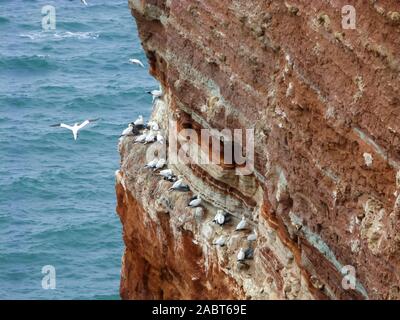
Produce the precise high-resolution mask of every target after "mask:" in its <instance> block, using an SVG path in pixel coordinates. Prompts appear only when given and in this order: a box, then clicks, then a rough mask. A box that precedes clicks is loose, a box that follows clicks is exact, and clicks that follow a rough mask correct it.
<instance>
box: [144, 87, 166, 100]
mask: <svg viewBox="0 0 400 320" xmlns="http://www.w3.org/2000/svg"><path fill="white" fill-rule="evenodd" d="M147 93H148V94H151V95H152V96H153V102H154V100H156V99H158V98H161V97H162V96H163V92H162V89H161V85H160V89H159V90H152V91H147Z"/></svg>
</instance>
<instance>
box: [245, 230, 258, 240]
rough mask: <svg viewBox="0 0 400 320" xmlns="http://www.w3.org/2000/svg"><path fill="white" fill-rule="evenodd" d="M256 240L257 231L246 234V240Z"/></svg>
mask: <svg viewBox="0 0 400 320" xmlns="http://www.w3.org/2000/svg"><path fill="white" fill-rule="evenodd" d="M256 240H257V233H256V231H253V233H250V234H249V235H248V236H247V241H250V242H251V241H256Z"/></svg>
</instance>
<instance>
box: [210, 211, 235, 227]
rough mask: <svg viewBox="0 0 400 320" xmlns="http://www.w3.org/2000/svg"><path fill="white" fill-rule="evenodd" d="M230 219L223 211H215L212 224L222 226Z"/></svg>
mask: <svg viewBox="0 0 400 320" xmlns="http://www.w3.org/2000/svg"><path fill="white" fill-rule="evenodd" d="M230 219H231V217H230V215H229V213H225V212H224V211H223V210H217V214H216V215H215V217H214V220H213V222H215V223H216V224H219V225H220V226H223V225H224V224H225V223H227V222H229V221H230Z"/></svg>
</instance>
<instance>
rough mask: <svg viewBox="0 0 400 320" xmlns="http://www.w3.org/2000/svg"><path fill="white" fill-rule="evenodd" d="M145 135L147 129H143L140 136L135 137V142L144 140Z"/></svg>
mask: <svg viewBox="0 0 400 320" xmlns="http://www.w3.org/2000/svg"><path fill="white" fill-rule="evenodd" d="M146 137H147V130H144V132H143V133H142V134H141V135H140V136H138V137H136V139H135V142H138V143H143V142H145V140H146Z"/></svg>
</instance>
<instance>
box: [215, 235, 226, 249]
mask: <svg viewBox="0 0 400 320" xmlns="http://www.w3.org/2000/svg"><path fill="white" fill-rule="evenodd" d="M225 241H226V240H225V237H224V236H220V237H219V238H218V239H217V240H215V241H214V244H215V245H217V246H220V247H223V246H224V245H225Z"/></svg>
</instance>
